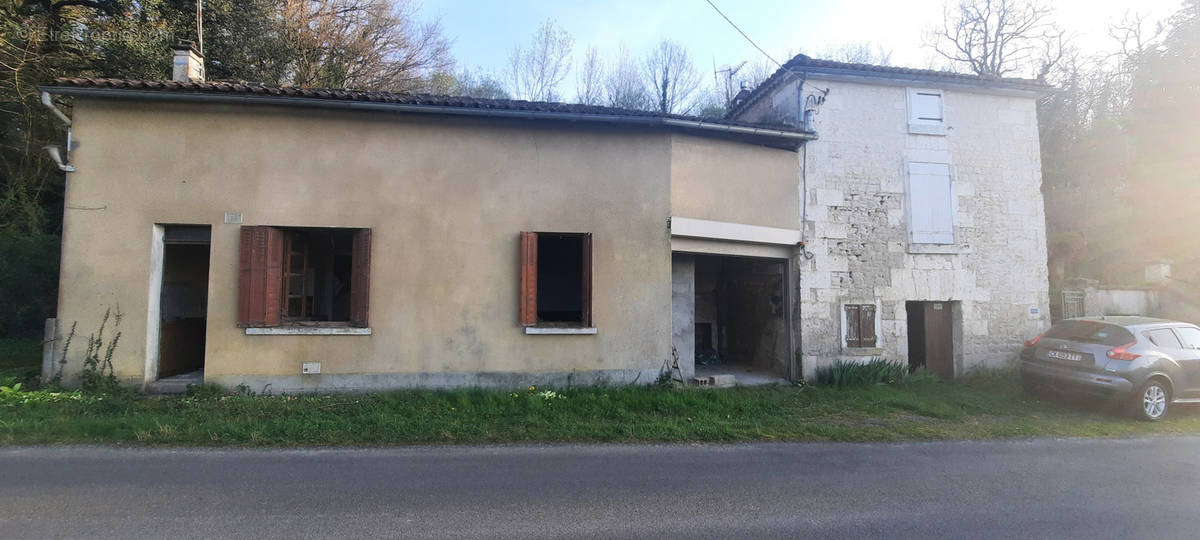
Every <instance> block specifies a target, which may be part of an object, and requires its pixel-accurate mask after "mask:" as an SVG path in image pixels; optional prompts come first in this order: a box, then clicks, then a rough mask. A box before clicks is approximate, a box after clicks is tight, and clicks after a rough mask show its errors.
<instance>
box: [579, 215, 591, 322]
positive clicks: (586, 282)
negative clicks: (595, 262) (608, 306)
mask: <svg viewBox="0 0 1200 540" xmlns="http://www.w3.org/2000/svg"><path fill="white" fill-rule="evenodd" d="M582 244H583V284H582V286H581V289H582V291H583V301H582V303H581V304H580V305H581V306H583V310H582V311H583V326H592V233H586V234H584V235H583V238H582Z"/></svg>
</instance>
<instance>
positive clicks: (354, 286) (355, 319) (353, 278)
mask: <svg viewBox="0 0 1200 540" xmlns="http://www.w3.org/2000/svg"><path fill="white" fill-rule="evenodd" d="M350 257H351V260H350V267H351V273H350V325H351V326H357V327H360V328H366V327H367V326H368V313H369V312H370V304H371V302H370V299H371V229H358V230H357V231H355V232H354V246H353V247H352V248H351V253H350Z"/></svg>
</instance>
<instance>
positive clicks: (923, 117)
mask: <svg viewBox="0 0 1200 540" xmlns="http://www.w3.org/2000/svg"><path fill="white" fill-rule="evenodd" d="M910 105H911V106H912V111H911V112H912V117H911V119H912V120H914V121H925V122H941V121H942V95H941V94H939V93H936V92H919V91H918V92H913V93H912V99H911V103H910Z"/></svg>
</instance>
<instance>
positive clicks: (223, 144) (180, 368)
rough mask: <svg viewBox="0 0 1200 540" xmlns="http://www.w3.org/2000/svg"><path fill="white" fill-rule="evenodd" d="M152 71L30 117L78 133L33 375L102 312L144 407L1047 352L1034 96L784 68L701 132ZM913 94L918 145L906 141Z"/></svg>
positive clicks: (899, 76)
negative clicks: (144, 392)
mask: <svg viewBox="0 0 1200 540" xmlns="http://www.w3.org/2000/svg"><path fill="white" fill-rule="evenodd" d="M176 55H177V60H176V73H175V77H174V80H172V81H136V80H124V79H82V78H64V79H59V80H57V81H55V82H53V83H51V84H48V85H46V86H44V87H42V90H43V92H44V94H43V103H45V104H46V105H47V107H50V108H52V109H54V110H55V111H56V113H58V114H59V116H60V118H61V119H62V120H63V121H64V122H67V123H68V124H69V126H70V132H69V142H68V147H67V149H66V151H65V153H63V154H60V155H59V157H58V158H59V159H60V160H61V161H62V164H61V165H62V167H63V168H64V170H68V171H70V172H69V174H68V176H67V188H66V201H65V212H64V218H63V253H62V265H61V277H60V293H59V306H58V317H57V319H56V320H53V321H50V322H48V325H47V326H48V337H50V338H52V340H51V341H50V342H49V343H50V344H49V345H48V346H47V355H46V362H45V364H44V366H43V371H44V373H45V374H46V375H50V374H53V373H55V372H57V370H58V369H60V367H61V368H63V369H64V371H65V373H66V374H67V375H68V376H70V375H71V374H73V373H74V372H75V371H76V370H78V369H79V365H80V363H81V362H80V356H81V354H82V349H83V347H82V346H79V345H78V344H79V343H81V342H85V341H86V336H87V335H88V334H89V333H92V332H95V331H96V330H97V328H98V327H99V325H100V323H101V321H102V319H103V317H104V314H105V312H110V313H116V312H120V313H121V316H120V318H119V321H120V322H119V328H118V329H117V330H119V331H120V332H121V341H120V345H119V347H118V348H117V350H116V352H115V354H114V355H113V367H114V370H115V373H116V375H117V376H118V377H119V378H120V379H121V380H122V381H124V382H126V383H128V384H136V385H141V386H142V387H144V388H146V389H150V390H159V391H166V390H178V389H181V388H182V387H183V385H186V384H189V383H196V382H200V381H204V382H209V383H215V384H220V385H224V386H227V387H233V386H237V385H241V384H244V385H247V386H249V387H250V388H253V389H255V390H263V389H267V390H269V391H273V392H295V391H326V390H365V389H386V388H404V387H456V386H481V387H506V388H511V387H518V386H527V385H530V384H537V385H567V384H590V383H597V382H607V383H616V384H624V383H649V382H652V381H653V380H654V379H655V378H657V377H658V376H659V374H660V373H662V372H664V371H669V372H671V373H672V374H673V375H675V376H676V377H680V378H683V379H691V378H692V377H693V376H694V375H696V374H697V372H700V374H701V375H708V374H722V373H736V374H737V376H738V377H746V376H748V375H749V374H751V373H761V374H766V375H767V376H769V377H775V378H780V379H781V378H787V379H795V378H799V377H801V376H812V374H813V372H814V370H815V368H816V367H817V366H819V365H822V364H826V363H829V362H831V361H832V360H834V359H836V358H863V357H866V356H868V355H880V356H887V357H891V358H896V359H913V358H917V355H916V353H914V346H913V345H911V344H910V343H909V340H910V339H911V338H912V337H913V336H914V335H922V336H923V338H922V339H924V340H925V341H923V342H922V344H921V345H920V347H924V349H925V350H927V351H930V352H929V353H928V356H929V358H930V359H929V360H922V361H924V362H925V363H927V364H929V365H930V366H931V367H933V366H934V364H936V361H935V360H933V356H932V355H934V354H935V349H937V350H938V351H940V350H941V349H940V347H943V345H944V344H945V346H946V347H948V348H949V349H948V350H949V351H950V352H949V353H947V354H952V355H953V364H952V366H953V367H952V368H946V369H941V368H939V371H940V372H942V373H944V374H946V375H953V374H957V373H961V372H962V371H963V370H965V369H969V368H971V367H973V366H975V365H984V364H995V363H997V362H1000V361H1002V360H1004V359H1005V358H1007V357H1008V356H1009V355H1011V353H1012V351H1013V350H1014V349H1015V347H1017V346H1018V345H1019V344H1020V342H1021V340H1022V339H1023V338H1025V337H1028V336H1030V335H1033V334H1035V333H1036V331H1037V330H1038V329H1039V327H1040V325H1042V324H1044V313H1045V306H1046V302H1047V285H1046V264H1045V263H1046V254H1045V238H1044V236H1045V234H1044V226H1043V220H1042V206H1041V197H1040V194H1039V192H1038V182H1039V179H1040V171H1039V168H1038V152H1037V127H1036V118H1035V116H1034V108H1033V98H1034V97H1035V96H1036V94H1037V92H1039V91H1040V86H1037V85H1034V84H1032V83H1028V82H1014V81H985V80H981V79H977V78H972V77H960V76H949V75H945V74H935V73H931V72H919V71H912V70H904V71H899V70H880V69H879V68H870V67H865V66H847V65H837V66H841V67H829V66H834V65H833V64H828V63H825V64H818V63H813V62H812V61H808V60H807V59H804V58H803V57H797V59H794V60H793V61H792V62H789V69H788V70H785V71H781V72H780V73H777V74H776V75H775V76H774V77H772V78H771V79H770V80H768V81H767V83H765V84H764V85H763V86H761V87H760V88H758V89H757V90H755V91H754V92H753V93H750V95H749V96H744V99H743V100H742V101H740V102H739V104H738V105H737V107H736V108H735V109H734V111H733V114H732V115H731V116H730V117H729V118H728V119H726V120H719V121H717V120H711V119H699V118H692V117H686V116H678V115H666V114H657V113H650V112H645V111H630V110H622V109H612V108H606V107H591V106H581V105H568V104H561V103H531V102H523V101H509V100H485V99H473V98H459V97H446V96H424V95H401V94H391V93H384V92H363V91H349V90H310V89H297V88H279V87H269V86H262V85H255V84H248V83H232V82H205V81H204V80H203V69H202V59H201V58H200V57H199V55H198V54H197V53H196V52H195V51H194V50H191V49H190V48H188V47H180V48H177V50H176ZM801 65H803V67H805V70H798V69H795V68H798V67H802V66H801ZM818 65H824V66H826V67H825V68H823V69H816V67H817V66H818ZM801 80H803V81H804V84H803V85H801V86H797V82H798V81H801ZM798 88H800V89H803V91H797V89H798ZM813 89H820V91H819V92H817V94H820V96H821V97H823V98H824V99H823V103H819V106H818V102H821V101H822V99H821V97H814V98H811V99H810V96H814V95H817V94H814V91H815V90H813ZM916 90H920V91H921V92H920V93H916V94H914V92H915V91H916ZM926 93H931V94H934V93H935V94H934V95H936V96H937V98H938V101H937V103H938V107H937V112H938V115H939V116H938V122H940V124H939V123H932V121H931V120H929V119H928V118H927V117H928V116H929V115H930V114H932V113H929V111H930V110H932V109H929V107H930V106H931V105H929V104H928V103H927V102H925V101H918V105H917V106H918V108H919V109H920V111H921V113H920V114H919V115H917V117H915V119H916V122H909V121H907V120H908V118H909V117H910V116H912V114H910V113H911V110H912V108H913V105H912V104H911V101H912V100H913V99H914V98H913V96H914V95H916V96H918V97H917V98H916V99H918V100H924V99H926V98H925V97H923V96H924V95H925V94H926ZM54 95H59V96H68V97H71V98H73V108H72V111H71V115H70V116H69V117H68V116H66V115H63V114H61V112H60V111H58V110H57V109H56V108H55V105H54V102H53V100H52V96H54ZM802 99H803V100H808V101H811V103H812V105H813V106H811V107H804V106H798V105H799V104H800V103H801V100H802ZM942 100H944V103H942ZM789 107H790V109H789ZM807 110H813V111H815V120H813V122H811V124H805V123H804V122H803V121H802V120H803V118H805V115H804V111H807ZM943 112H944V115H943ZM809 115H810V116H813V115H814V113H809ZM797 119H799V120H797ZM818 135H819V137H820V138H819V139H817V137H818ZM814 139H816V140H814ZM806 145H807V146H806ZM806 162H807V167H806V166H805V163H806ZM806 169H807V170H806ZM939 182H940V183H939ZM914 185H915V186H916V188H914V187H913V186H914ZM939 197H940V198H939ZM938 201H940V203H938ZM937 204H946V205H950V210H946V209H945V208H940V207H938V206H937ZM910 208H916V209H917V217H911V218H910V217H909V215H910V214H912V212H911V211H910V210H909V209H910ZM945 211H951V214H950V215H949V217H947V216H946V215H945V214H944V212H945ZM947 220H949V221H947ZM938 306H941V307H938ZM942 315H945V316H946V321H945V322H944V324H945V327H946V330H944V332H943V331H942V330H940V328H941V327H938V326H936V325H935V324H934V322H935V321H941V320H942V319H940V318H939V317H940V316H942ZM922 320H923V321H927V323H918V322H916V321H922ZM114 322H116V321H115V320H113V321H110V323H109V324H110V325H111V324H113V323H114ZM922 324H923V326H920V328H921V330H919V331H914V329H915V328H916V326H915V325H922ZM939 324H941V323H939ZM927 327H928V328H929V329H926V328H927ZM71 328H75V335H76V337H75V339H76V341H75V343H76V345H75V346H74V348H73V349H72V350H71V351H69V352H70V354H68V355H67V356H66V357H65V358H63V357H62V355H61V353H60V349H59V347H60V345H61V344H62V343H63V342H64V341H65V338H66V336H67V335H69V333H70V329H71ZM112 331H113V330H112V329H111V326H110V330H109V334H108V335H112ZM939 332H942V333H939ZM918 348H919V347H918ZM62 361H65V364H63V363H61V362H62ZM776 380H778V379H776Z"/></svg>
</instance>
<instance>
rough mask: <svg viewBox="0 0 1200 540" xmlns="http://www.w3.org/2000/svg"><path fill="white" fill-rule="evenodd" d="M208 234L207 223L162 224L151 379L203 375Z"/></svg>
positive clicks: (199, 378) (200, 379) (198, 378)
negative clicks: (155, 358) (154, 363)
mask: <svg viewBox="0 0 1200 540" xmlns="http://www.w3.org/2000/svg"><path fill="white" fill-rule="evenodd" d="M211 235H212V229H211V227H209V226H207V225H205V226H191V225H167V226H165V227H163V236H162V279H161V289H160V292H159V298H158V301H159V304H158V305H159V310H158V315H159V316H158V327H159V329H158V365H157V377H156V378H157V379H160V380H161V379H172V380H175V379H179V380H184V379H186V380H188V381H194V382H195V384H199V383H202V382H203V381H204V349H205V333H206V331H207V328H206V324H207V320H208V263H209V245H210V242H211Z"/></svg>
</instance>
